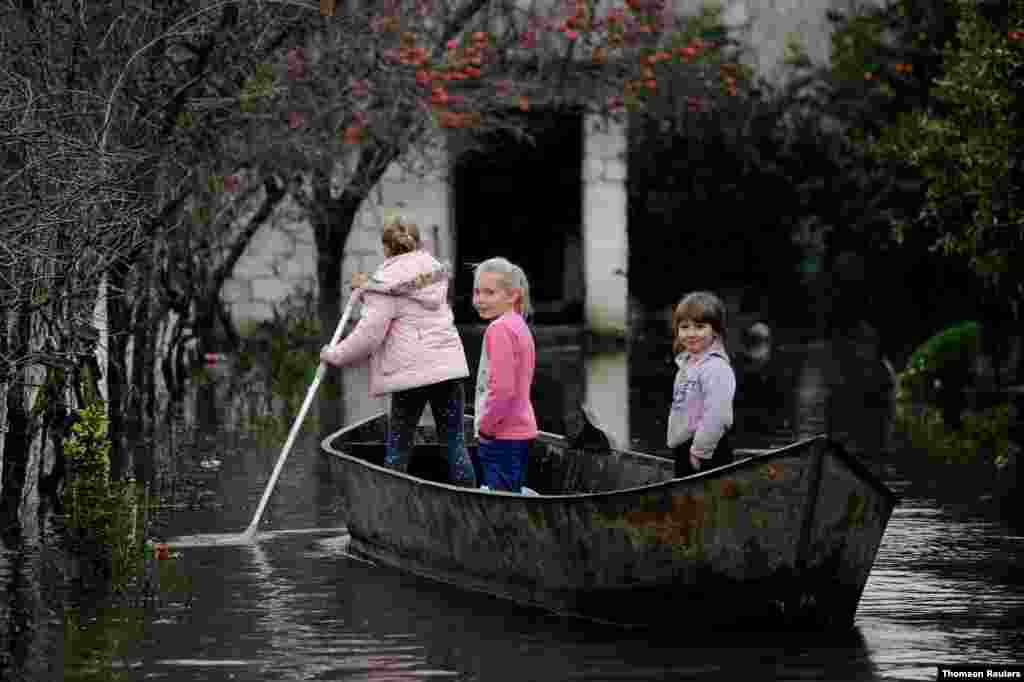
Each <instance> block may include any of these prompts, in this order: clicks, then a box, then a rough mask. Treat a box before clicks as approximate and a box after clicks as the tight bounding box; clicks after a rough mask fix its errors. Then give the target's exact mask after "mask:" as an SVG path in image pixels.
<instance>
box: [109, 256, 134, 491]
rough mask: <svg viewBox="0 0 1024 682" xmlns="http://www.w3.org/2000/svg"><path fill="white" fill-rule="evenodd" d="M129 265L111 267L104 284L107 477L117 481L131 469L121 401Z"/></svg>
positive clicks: (124, 391) (124, 389) (125, 367)
mask: <svg viewBox="0 0 1024 682" xmlns="http://www.w3.org/2000/svg"><path fill="white" fill-rule="evenodd" d="M130 269H131V265H129V264H127V263H120V264H118V265H116V266H115V267H113V268H111V271H110V274H109V281H108V283H107V321H108V328H109V347H110V350H109V353H108V363H109V364H108V366H107V376H106V377H105V379H106V382H107V413H108V415H109V417H110V445H111V447H110V477H111V479H113V480H120V479H122V478H124V477H125V475H126V474H127V472H129V471H131V469H132V458H131V451H130V449H129V448H128V444H127V442H126V439H125V432H126V420H125V401H126V397H127V396H128V394H129V393H130V391H129V386H128V363H127V360H128V339H129V338H130V335H131V320H132V311H131V305H130V303H129V301H128V299H127V297H126V296H125V290H126V287H127V286H129V275H130Z"/></svg>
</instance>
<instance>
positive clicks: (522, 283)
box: [473, 256, 533, 319]
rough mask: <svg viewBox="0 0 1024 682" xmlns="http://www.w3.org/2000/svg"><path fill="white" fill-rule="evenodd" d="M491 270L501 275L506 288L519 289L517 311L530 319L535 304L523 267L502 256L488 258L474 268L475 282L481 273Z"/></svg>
mask: <svg viewBox="0 0 1024 682" xmlns="http://www.w3.org/2000/svg"><path fill="white" fill-rule="evenodd" d="M482 272H491V273H494V274H496V275H500V278H501V283H502V285H504V287H505V288H506V289H516V290H518V291H519V294H520V295H519V303H518V304H517V305H516V312H517V313H519V314H520V315H522V316H523V318H524V319H528V318H529V317H530V315H532V314H533V306H532V305H531V304H530V281H529V280H528V279H527V278H526V273H525V272H524V271H523V269H522V268H521V267H519V266H518V265H516V264H515V263H513V262H511V261H509V260H508V259H507V258H502V257H500V256H498V257H495V258H488V259H487V260H485V261H484V262H482V263H479V264H478V265H477V266H476V268H474V269H473V282H474V283H475V282H477V281H478V280H479V278H480V273H482Z"/></svg>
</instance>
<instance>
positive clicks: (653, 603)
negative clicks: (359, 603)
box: [323, 416, 895, 628]
mask: <svg viewBox="0 0 1024 682" xmlns="http://www.w3.org/2000/svg"><path fill="white" fill-rule="evenodd" d="M383 429H384V419H383V416H378V417H375V418H373V419H370V420H367V421H364V422H362V423H360V424H357V425H355V426H353V427H350V428H347V429H344V430H342V431H340V432H338V433H336V434H333V435H332V436H330V437H329V438H327V439H326V440H325V441H324V443H323V447H324V451H325V453H326V455H327V457H328V459H329V462H330V471H331V475H332V477H333V479H334V481H335V482H336V484H337V485H338V486H339V488H340V489H341V493H342V497H343V499H344V500H345V504H346V510H345V518H344V519H343V521H344V522H345V523H346V524H347V525H348V528H349V532H350V535H351V538H352V540H351V549H352V550H353V551H354V552H356V553H359V554H364V555H366V556H368V557H370V558H372V559H375V560H377V561H380V562H383V563H386V564H390V565H392V566H395V567H398V568H401V569H404V570H408V571H411V572H414V573H417V574H420V575H423V576H426V577H429V578H433V579H435V580H440V581H444V582H448V583H452V584H455V585H458V586H460V587H463V588H468V589H474V590H479V591H483V592H488V593H491V594H494V595H497V596H501V597H505V598H509V599H513V600H516V601H518V602H522V603H526V604H532V605H536V606H539V607H542V608H545V609H548V610H551V611H555V612H559V613H565V614H570V615H574V616H580V617H584V618H588V619H593V620H597V621H603V622H612V623H617V624H621V625H628V626H635V625H657V624H659V623H663V622H664V623H668V622H671V623H674V624H675V626H680V625H688V626H692V627H695V628H707V627H776V626H779V625H788V626H792V627H815V628H818V627H831V628H836V627H838V628H841V627H849V626H851V625H852V623H853V617H854V613H855V611H856V607H857V602H858V600H859V598H860V595H861V592H862V590H863V588H864V584H865V583H866V581H867V576H868V573H869V571H870V569H871V565H872V563H873V561H874V557H875V555H876V553H877V550H878V546H879V544H880V542H881V538H882V534H883V533H884V530H885V526H886V523H887V522H888V519H889V515H890V514H891V511H892V508H893V506H894V504H895V496H894V495H893V494H892V493H891V492H890V491H889V490H888V489H887V488H885V486H884V485H882V484H881V483H880V482H879V481H877V480H876V479H875V478H874V477H873V476H872V475H871V474H870V472H868V471H867V470H866V469H864V467H862V466H860V465H859V463H858V462H857V461H856V460H854V459H853V458H851V457H850V456H848V455H846V454H845V453H844V452H842V451H841V450H840V449H838V448H837V447H835V446H833V445H832V444H830V443H829V442H828V441H827V440H826V439H825V438H822V437H817V438H812V439H809V440H805V441H802V442H799V443H795V444H793V445H791V446H788V447H784V448H780V449H778V450H773V451H769V452H764V453H761V454H758V455H756V456H754V457H750V458H746V459H743V460H740V461H737V462H734V463H733V464H731V465H729V466H726V467H722V468H720V469H716V470H712V471H708V472H705V473H702V474H699V475H696V476H691V477H688V478H684V479H674V478H672V476H673V473H672V462H671V461H669V460H666V459H663V458H660V457H655V456H652V455H646V454H643V453H638V452H632V451H622V450H611V451H604V452H598V451H596V450H592V449H588V448H586V447H571V444H570V443H569V441H567V440H566V439H565V438H562V437H560V436H556V435H554V434H547V433H543V434H541V436H540V437H539V438H538V439H537V442H536V446H535V449H534V451H533V452H531V469H530V472H529V474H528V478H527V484H528V485H530V486H531V487H533V488H535V489H536V490H538V491H539V492H541V493H542V494H541V495H538V496H529V495H519V494H510V493H502V492H490V491H481V490H472V489H464V488H457V487H454V486H450V485H447V484H444V483H439V482H434V481H430V480H426V479H425V478H420V477H417V476H412V475H405V474H401V473H398V472H395V471H393V470H390V469H386V468H384V467H381V466H378V465H377V464H374V463H373V461H374V460H375V459H377V461H379V458H380V456H381V445H380V444H381V442H382V440H383V438H382V435H383ZM417 451H418V454H417V459H419V460H420V462H421V464H420V466H419V473H421V474H424V475H429V466H425V465H423V464H422V462H424V461H430V458H431V457H433V458H435V459H436V460H440V454H439V453H438V448H437V446H431V445H427V444H421V445H418V446H417ZM412 471H413V472H414V473H417V468H416V467H415V466H414V467H412Z"/></svg>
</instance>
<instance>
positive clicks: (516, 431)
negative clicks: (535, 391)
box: [473, 258, 537, 493]
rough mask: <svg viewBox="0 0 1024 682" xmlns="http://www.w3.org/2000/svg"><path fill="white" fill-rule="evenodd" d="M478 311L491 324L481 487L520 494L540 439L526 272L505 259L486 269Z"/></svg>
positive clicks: (478, 282) (481, 400) (480, 409)
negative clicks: (533, 398)
mask: <svg viewBox="0 0 1024 682" xmlns="http://www.w3.org/2000/svg"><path fill="white" fill-rule="evenodd" d="M473 307H474V308H476V311H477V313H479V315H480V317H482V318H483V319H485V320H489V321H490V324H489V325H488V326H487V331H485V332H484V345H483V349H482V350H481V352H480V366H479V368H478V370H477V376H476V401H475V403H476V418H475V420H474V421H475V427H476V433H477V439H478V441H479V443H480V447H479V462H480V468H481V472H482V480H481V483H482V484H483V485H485V486H487V487H488V488H490V489H491V490H507V491H511V492H516V493H518V492H520V491H521V489H522V487H523V483H524V482H525V480H526V468H527V455H528V453H529V451H530V443H531V442H532V441H533V439H534V438H536V437H537V419H536V417H535V415H534V413H533V404H532V403H531V402H530V385H531V384H532V383H533V371H534V368H535V366H536V363H537V356H536V350H535V348H534V344H533V335H532V334H531V333H530V328H529V327H528V326H527V325H526V319H525V318H526V317H528V316H529V314H530V285H529V282H527V280H526V274H525V273H524V272H523V269H522V268H520V267H519V266H518V265H514V264H513V263H510V262H509V261H507V260H505V259H504V258H490V259H488V260H485V261H484V262H483V263H480V265H478V266H477V267H476V271H475V272H474V276H473Z"/></svg>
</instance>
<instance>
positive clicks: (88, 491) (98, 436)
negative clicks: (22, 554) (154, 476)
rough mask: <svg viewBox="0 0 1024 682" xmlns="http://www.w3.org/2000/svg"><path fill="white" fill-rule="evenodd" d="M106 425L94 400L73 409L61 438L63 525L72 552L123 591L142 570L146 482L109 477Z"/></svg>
mask: <svg viewBox="0 0 1024 682" xmlns="http://www.w3.org/2000/svg"><path fill="white" fill-rule="evenodd" d="M108 428H109V420H108V418H107V415H106V411H105V408H104V405H103V403H99V402H96V403H93V404H91V405H89V406H88V407H85V408H83V409H81V410H79V411H78V414H77V418H76V421H75V423H74V424H73V425H72V427H71V432H70V435H69V436H68V437H67V438H66V439H65V440H64V444H63V449H64V456H65V457H66V459H67V465H68V482H67V485H66V486H65V488H64V493H63V496H62V503H63V510H64V515H63V527H64V531H65V533H64V537H65V541H66V543H67V548H68V550H69V552H70V553H71V554H72V556H73V557H75V558H76V559H77V560H79V561H81V562H82V565H83V566H88V567H91V568H92V569H93V570H94V571H96V572H97V573H98V574H99V575H102V576H104V577H106V578H109V580H110V585H111V587H112V589H113V590H114V591H115V592H124V591H126V590H127V589H128V588H129V586H130V585H132V584H133V583H134V582H135V581H136V580H137V578H138V576H139V575H140V574H141V572H142V566H143V562H144V559H145V556H146V549H147V544H146V538H147V536H148V533H149V527H150V520H151V511H152V506H151V501H150V496H149V490H148V488H144V487H140V486H139V485H138V484H137V483H136V482H135V480H134V479H125V480H111V479H110V448H111V443H110V437H109V431H108Z"/></svg>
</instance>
